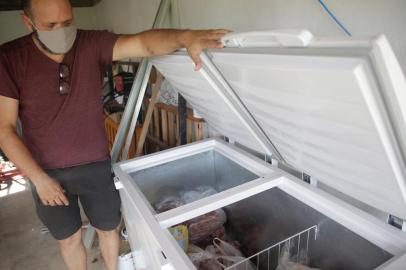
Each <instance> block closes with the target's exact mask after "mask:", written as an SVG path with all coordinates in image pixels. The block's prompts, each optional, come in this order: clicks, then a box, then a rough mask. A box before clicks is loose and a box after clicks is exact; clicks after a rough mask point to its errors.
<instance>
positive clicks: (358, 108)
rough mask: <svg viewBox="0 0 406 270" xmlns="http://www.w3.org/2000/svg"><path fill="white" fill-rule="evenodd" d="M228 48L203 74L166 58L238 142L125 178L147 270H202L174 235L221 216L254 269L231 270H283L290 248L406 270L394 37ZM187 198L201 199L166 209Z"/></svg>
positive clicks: (188, 93)
mask: <svg viewBox="0 0 406 270" xmlns="http://www.w3.org/2000/svg"><path fill="white" fill-rule="evenodd" d="M223 41H224V43H225V44H226V46H227V48H225V49H222V50H211V51H208V52H207V53H205V54H203V55H202V60H203V68H202V69H201V70H200V71H198V72H196V71H194V65H193V63H192V61H191V60H190V59H189V57H188V56H187V53H186V52H184V51H179V52H176V53H174V54H172V55H168V56H163V57H158V58H154V59H152V63H153V64H154V66H155V67H156V68H157V69H158V70H159V71H160V72H161V73H162V74H163V75H164V76H165V78H166V79H167V80H168V81H169V82H170V83H171V84H172V85H173V86H174V87H175V88H176V89H177V90H178V91H179V92H180V93H181V94H182V95H183V96H184V97H185V98H186V99H187V101H188V102H189V103H190V104H191V105H192V106H193V108H194V109H196V110H197V111H198V112H199V113H200V114H201V115H202V116H203V117H204V118H205V120H206V122H207V123H208V125H209V127H210V128H211V129H213V130H215V131H216V132H217V133H219V134H223V135H224V136H226V137H227V138H228V139H227V140H221V139H218V138H217V139H208V140H205V141H202V142H198V143H193V144H189V145H186V146H181V147H177V148H174V149H171V150H167V151H163V152H159V153H156V154H152V155H148V156H145V157H140V158H136V159H133V160H129V161H124V162H121V163H118V164H116V165H115V166H114V171H115V174H116V177H117V181H118V182H119V183H120V185H119V186H121V188H120V195H121V198H122V202H123V209H124V215H125V222H126V226H127V230H128V232H129V238H130V243H131V248H132V251H133V254H134V258H135V263H136V266H137V270H141V269H176V270H184V269H197V268H196V267H195V266H194V264H193V263H192V261H191V259H190V258H189V257H188V256H187V254H186V253H185V252H184V250H183V249H182V248H181V247H180V245H179V244H178V242H177V241H176V240H175V239H174V237H173V236H172V234H171V233H170V231H169V230H168V229H169V228H170V227H172V226H174V225H177V224H182V223H185V222H186V223H187V222H188V221H190V220H193V219H194V218H196V217H201V216H203V215H207V214H208V213H213V211H220V209H221V213H224V214H225V216H226V221H225V222H224V228H225V230H226V231H227V234H228V235H229V236H230V237H231V238H232V239H233V240H235V241H237V242H238V243H239V244H240V247H241V251H242V252H243V254H244V256H245V257H246V258H247V259H246V260H244V261H238V262H239V263H240V265H238V262H237V265H231V266H230V265H229V266H228V267H226V268H227V269H244V268H241V265H242V263H244V264H245V265H246V267H247V269H275V268H276V266H277V265H278V263H280V261H281V258H280V256H281V248H282V249H283V248H284V247H286V245H287V244H289V245H292V247H293V249H296V248H297V254H296V256H297V258H299V254H301V251H302V247H305V248H304V250H305V251H306V253H307V254H306V257H307V263H308V265H310V266H311V267H317V268H319V269H326V270H328V269H337V270H339V269H340V270H342V269H345V270H351V269H354V270H363V269H406V232H404V231H402V230H401V229H399V228H395V227H394V226H392V225H389V224H388V222H387V220H386V219H387V217H396V218H397V220H400V221H402V220H406V162H405V160H406V159H405V158H406V81H405V78H404V75H403V73H402V71H401V68H400V66H399V64H398V62H397V60H396V58H395V56H394V54H393V52H392V50H391V48H390V46H389V44H388V42H387V40H386V39H385V37H383V36H381V37H377V38H365V39H315V38H313V36H312V35H311V34H310V33H309V32H307V31H268V32H254V33H243V34H231V35H228V36H227V37H225V38H224V40H223ZM258 153H259V154H263V157H264V158H259V157H258V155H257V154H258ZM297 172H299V173H297ZM303 176H304V177H303ZM309 179H310V181H304V180H309ZM308 182H310V183H308ZM202 186H209V187H211V188H212V189H214V190H215V192H212V193H210V192H208V193H207V192H206V193H205V192H201V193H199V192H198V191H196V190H199V188H201V187H202ZM185 190H189V191H190V190H195V192H197V193H198V195H199V196H200V197H199V196H198V197H197V198H195V199H194V200H190V201H183V202H182V203H180V204H177V203H176V200H172V201H171V204H172V205H170V207H167V208H166V209H163V208H161V209H159V211H158V210H157V209H158V208H159V207H157V204H158V203H159V202H162V201H165V199H166V198H170V197H171V196H172V197H173V196H177V195H176V194H178V193H181V192H185ZM183 194H185V193H183ZM164 208H165V207H164ZM210 225H212V224H209V223H207V224H206V226H210ZM291 242H292V243H291ZM282 244H283V245H282ZM289 247H290V246H289ZM206 267H208V266H207V265H206ZM250 267H251V268H250ZM200 269H204V268H200ZM206 269H208V268H206ZM292 269H293V268H292Z"/></svg>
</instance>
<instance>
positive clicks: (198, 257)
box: [188, 245, 223, 270]
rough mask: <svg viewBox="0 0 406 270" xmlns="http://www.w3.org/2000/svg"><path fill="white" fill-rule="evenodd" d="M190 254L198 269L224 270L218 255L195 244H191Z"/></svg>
mask: <svg viewBox="0 0 406 270" xmlns="http://www.w3.org/2000/svg"><path fill="white" fill-rule="evenodd" d="M188 256H189V258H190V260H191V261H192V263H193V264H194V265H195V266H196V268H197V269H198V270H222V269H223V268H222V267H221V265H220V264H219V263H218V262H217V255H216V254H213V253H211V252H209V251H207V250H203V249H201V248H199V247H197V246H195V245H190V246H189V252H188Z"/></svg>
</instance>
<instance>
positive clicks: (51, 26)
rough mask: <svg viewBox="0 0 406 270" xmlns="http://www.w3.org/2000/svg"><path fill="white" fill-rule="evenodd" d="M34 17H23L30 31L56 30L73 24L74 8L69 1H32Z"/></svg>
mask: <svg viewBox="0 0 406 270" xmlns="http://www.w3.org/2000/svg"><path fill="white" fill-rule="evenodd" d="M31 9H32V16H31V18H30V17H28V16H27V15H23V20H24V23H25V25H26V26H27V28H28V29H29V30H30V31H33V30H34V27H33V25H32V23H34V24H35V27H36V28H37V29H38V30H45V31H46V30H55V29H58V28H61V27H66V26H69V25H71V24H72V23H73V12H72V7H71V5H70V3H69V1H68V0H32V1H31Z"/></svg>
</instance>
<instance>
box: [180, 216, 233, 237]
mask: <svg viewBox="0 0 406 270" xmlns="http://www.w3.org/2000/svg"><path fill="white" fill-rule="evenodd" d="M226 221H227V217H226V213H225V212H224V211H223V210H222V209H218V210H215V211H212V212H209V213H207V214H204V215H202V216H199V217H197V218H194V219H192V220H189V221H188V222H187V227H188V229H189V241H190V242H191V243H198V242H199V241H202V240H204V239H205V238H207V237H209V236H210V235H211V234H213V233H214V232H216V231H217V230H219V229H221V228H222V226H223V224H224V223H225V222H226Z"/></svg>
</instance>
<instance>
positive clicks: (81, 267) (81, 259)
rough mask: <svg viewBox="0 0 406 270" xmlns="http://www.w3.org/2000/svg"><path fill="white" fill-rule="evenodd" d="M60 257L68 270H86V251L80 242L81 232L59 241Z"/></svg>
mask: <svg viewBox="0 0 406 270" xmlns="http://www.w3.org/2000/svg"><path fill="white" fill-rule="evenodd" d="M58 242H59V245H60V247H61V253H62V257H63V259H64V261H65V263H66V265H67V267H68V269H69V270H86V269H87V267H86V250H85V247H84V246H83V242H82V230H81V229H79V230H78V231H77V232H75V233H74V234H73V235H72V236H70V237H68V238H66V239H64V240H59V241H58Z"/></svg>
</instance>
